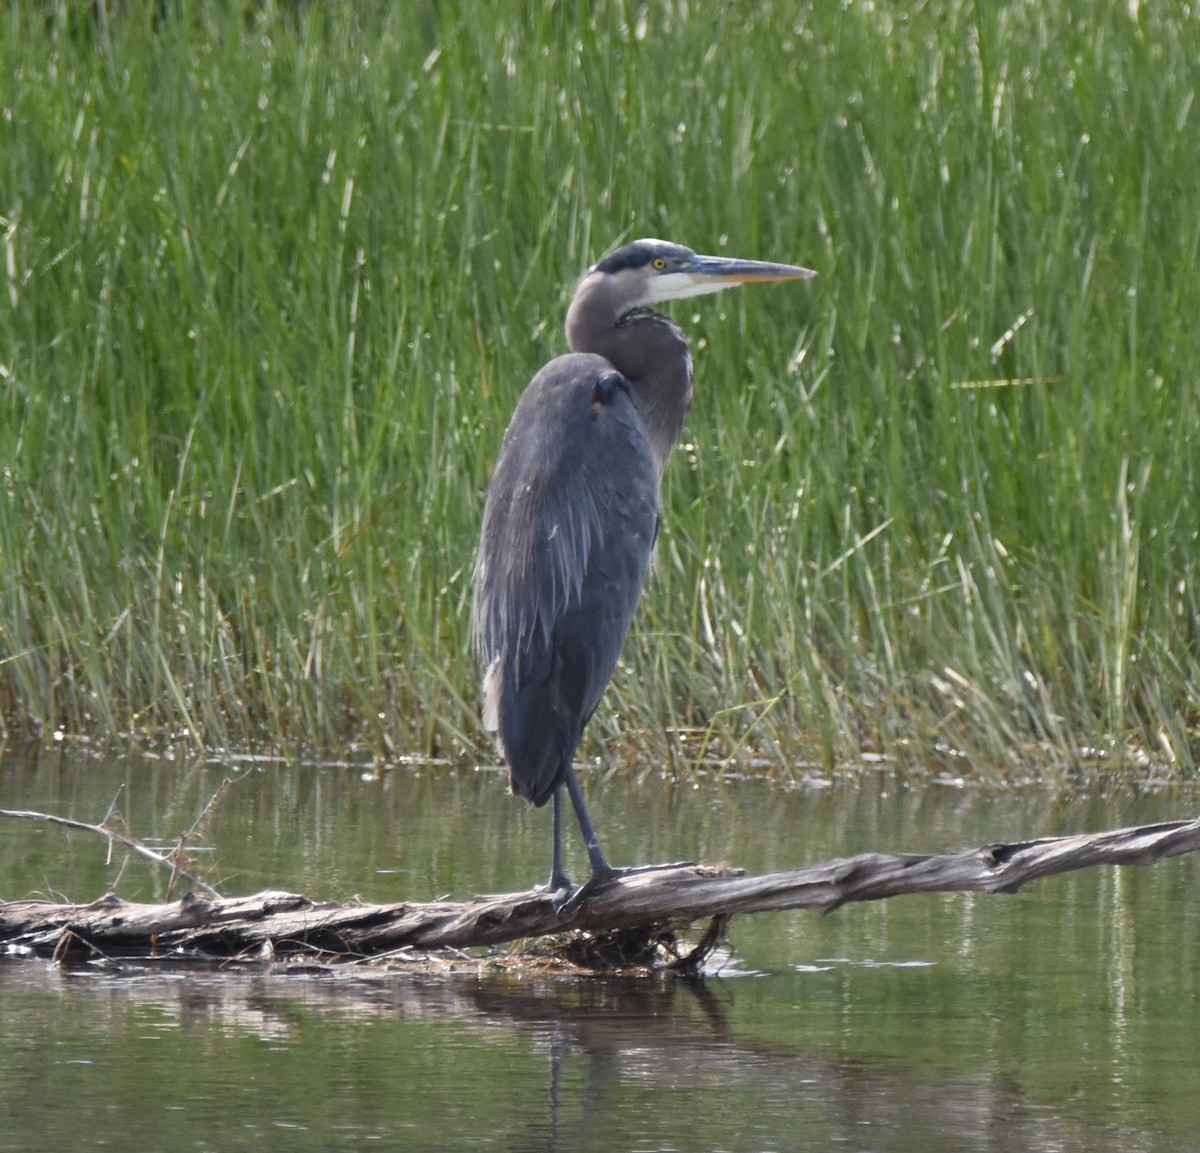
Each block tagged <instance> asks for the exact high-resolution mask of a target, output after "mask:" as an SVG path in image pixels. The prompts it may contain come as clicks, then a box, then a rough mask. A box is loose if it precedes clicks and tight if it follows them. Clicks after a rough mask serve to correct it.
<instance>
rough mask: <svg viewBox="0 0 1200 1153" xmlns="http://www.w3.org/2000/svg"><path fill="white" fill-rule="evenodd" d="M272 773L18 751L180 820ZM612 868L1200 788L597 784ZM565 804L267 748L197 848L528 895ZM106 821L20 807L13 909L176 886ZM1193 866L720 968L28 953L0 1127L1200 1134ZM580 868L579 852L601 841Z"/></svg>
mask: <svg viewBox="0 0 1200 1153" xmlns="http://www.w3.org/2000/svg"><path fill="white" fill-rule="evenodd" d="M244 768H245V766H244V765H231V764H220V763H213V762H193V761H172V760H158V761H154V760H143V759H137V758H127V759H117V760H92V759H86V758H82V757H78V756H70V755H53V756H49V755H45V754H43V755H41V756H32V757H31V756H15V755H9V756H8V757H7V758H5V759H3V760H0V807H3V808H35V809H41V810H43V811H50V812H55V813H59V814H61V815H65V816H72V817H77V818H79V819H82V820H91V821H96V820H99V819H101V818H102V817H103V816H104V814H105V813H106V812H107V811H108V809H109V807H110V805H112V804H113V802H114V798H115V801H116V807H117V809H119V810H120V813H121V815H122V816H123V818H124V821H125V823H126V826H127V828H128V830H129V831H130V832H131V833H133V834H134V835H136V836H138V837H140V838H142V839H144V840H147V841H151V842H153V841H154V840H155V839H160V840H161V841H162V842H163V843H166V842H168V841H170V840H171V839H172V838H173V837H174V836H177V835H178V833H179V832H180V830H182V829H185V828H187V827H188V826H190V825H191V823H192V822H193V821H194V820H195V819H196V817H197V816H198V815H199V814H200V812H201V811H202V810H203V808H204V806H205V803H206V802H207V801H208V799H209V798H210V797H211V796H212V794H213V793H214V791H215V790H216V789H217V787H218V785H219V784H220V782H221V780H222V778H223V777H225V776H227V775H230V774H236V773H237V772H240V771H242V769H244ZM586 787H587V788H588V790H589V791H590V793H591V799H592V803H593V806H594V809H595V814H594V815H595V816H596V818H597V820H598V822H599V823H600V827H601V829H602V831H603V832H604V833H606V834H607V841H608V845H607V847H608V848H609V850H610V856H611V857H612V859H613V860H615V861H618V862H624V861H634V860H667V859H675V858H679V857H695V858H701V859H705V860H728V861H730V862H732V863H736V864H739V865H743V866H746V867H748V868H751V869H754V870H760V869H769V868H777V867H786V866H790V865H798V864H804V863H809V862H815V861H820V860H824V859H826V858H828V857H832V856H837V855H842V854H846V853H851V852H857V851H860V850H863V849H867V848H877V849H893V850H900V851H922V850H931V849H948V848H956V847H962V846H967V845H973V844H977V843H982V842H985V841H992V840H1004V839H1018V838H1024V837H1031V836H1041V835H1051V834H1058V833H1066V832H1077V831H1086V830H1095V829H1101V828H1110V827H1115V826H1118V825H1124V824H1135V823H1143V822H1149V821H1154V820H1160V819H1174V818H1178V817H1184V816H1191V815H1193V814H1194V813H1195V812H1196V811H1197V802H1198V801H1200V796H1198V795H1197V794H1196V793H1194V792H1193V793H1186V792H1180V791H1168V792H1157V793H1154V794H1151V795H1146V796H1141V797H1134V796H1118V797H1110V798H1105V797H1103V796H1099V795H1091V796H1085V797H1082V798H1081V799H1079V800H1078V801H1072V802H1062V801H1057V802H1056V801H1054V800H1052V799H1051V798H1050V796H1049V795H1048V794H1045V793H1040V792H1036V791H1033V790H1026V791H1023V792H1016V793H1011V794H1003V795H1000V794H995V793H992V794H980V793H978V792H976V791H973V790H967V789H956V788H950V787H946V786H926V787H923V788H921V789H911V790H910V789H906V788H903V787H900V786H897V785H896V784H895V783H894V782H889V783H886V784H885V783H882V782H880V781H868V782H866V783H861V782H860V783H858V784H855V785H853V786H849V785H848V786H837V787H834V788H826V789H815V790H807V791H785V790H782V789H776V788H772V787H770V786H768V785H765V784H762V783H752V782H732V781H727V782H720V781H717V780H707V781H702V782H701V783H700V785H699V787H693V786H692V785H691V784H688V785H687V786H681V785H677V784H671V783H669V782H665V781H662V780H660V779H658V778H657V777H653V776H648V777H646V778H645V779H643V780H641V781H640V782H637V781H632V780H629V779H626V778H623V777H622V778H613V779H609V780H604V779H603V778H602V777H601V776H600V774H599V773H592V774H589V776H588V779H587V783H586ZM548 833H549V829H548V814H547V813H545V812H533V811H531V810H528V809H525V808H524V807H523V806H521V805H519V804H518V803H516V802H514V801H513V800H512V799H511V798H509V797H507V796H506V795H505V789H504V781H503V778H502V777H501V776H499V775H498V774H496V773H493V772H490V771H487V772H483V771H481V772H464V771H462V770H459V771H453V770H451V769H448V768H445V767H437V766H433V767H426V768H424V769H421V770H413V771H405V772H394V773H388V774H384V775H382V776H379V777H372V776H371V775H369V774H363V773H362V772H360V771H359V770H356V769H353V768H350V767H313V766H283V765H267V766H262V767H259V768H256V769H254V770H253V771H252V772H250V774H249V775H247V776H245V777H243V779H241V780H239V781H237V782H236V783H235V784H234V785H232V786H231V787H230V788H229V789H228V790H227V791H226V793H225V795H224V796H223V797H222V799H221V801H220V803H219V805H218V806H217V807H216V809H215V811H214V813H213V815H212V817H211V819H210V820H209V821H208V823H207V825H206V827H205V830H204V835H203V839H202V841H200V842H199V843H198V845H197V850H198V851H197V852H196V853H195V857H194V860H195V866H194V867H195V869H196V870H198V871H200V872H201V873H202V874H203V875H204V876H205V877H206V878H207V879H208V880H209V881H210V882H213V883H216V884H217V885H218V886H219V887H220V888H222V889H223V891H225V892H228V893H239V892H249V891H252V890H254V889H257V888H262V887H266V886H271V887H279V888H288V889H292V890H294V891H302V892H305V893H307V894H308V895H309V896H312V897H314V898H346V897H350V896H353V895H359V896H362V897H364V898H366V899H380V900H393V899H400V898H405V897H412V898H428V897H433V896H440V895H443V894H448V895H451V896H454V897H469V896H471V895H472V894H474V893H477V892H487V891H497V890H505V889H512V888H523V887H525V886H526V885H527V884H528V883H529V882H530V881H531V880H534V879H540V878H541V876H542V875H543V874H544V873H545V872H546V870H547V864H548V861H547V856H548V854H547V851H546V850H547V840H548ZM106 854H107V850H106V846H105V845H104V843H103V842H102V841H100V840H99V839H97V838H94V837H91V836H88V835H86V834H80V833H70V834H68V833H65V832H64V831H62V830H60V829H54V828H50V827H48V826H43V825H35V824H31V823H27V822H14V821H4V822H0V899H7V898H16V897H26V896H30V895H48V894H54V895H62V896H64V897H67V898H69V899H72V900H87V899H91V898H93V897H95V896H98V895H100V894H101V893H103V892H104V891H106V890H107V889H108V888H110V887H115V888H116V890H117V891H118V892H120V893H121V894H122V895H123V896H126V897H129V898H135V899H136V898H141V899H147V900H159V899H163V898H164V897H165V892H164V884H165V878H164V876H161V875H158V874H156V873H154V872H152V871H150V870H149V869H148V868H147V867H145V866H143V865H142V864H140V863H138V862H134V861H127V860H125V859H124V857H122V856H114V857H113V859H111V860H108V859H107V856H106ZM1198 866H1200V863H1198V862H1197V861H1196V860H1193V859H1191V858H1183V859H1180V860H1175V861H1169V862H1165V863H1163V864H1159V865H1155V866H1153V867H1149V868H1144V869H1123V870H1111V869H1109V870H1089V871H1086V872H1084V873H1080V874H1076V875H1073V876H1069V877H1064V878H1055V879H1050V880H1047V881H1043V882H1039V883H1037V884H1035V885H1033V886H1032V887H1031V888H1030V889H1029V890H1027V891H1026V892H1024V893H1022V894H1020V895H1018V896H1015V897H972V896H947V897H936V896H917V897H908V898H898V899H894V900H891V901H886V902H880V903H876V904H870V905H858V906H851V907H848V908H845V909H842V910H839V911H838V912H837V913H834V914H832V915H831V916H829V917H824V918H822V917H820V916H817V915H815V914H811V913H793V914H778V915H759V916H753V917H743V918H740V919H737V920H735V921H734V923H733V928H732V938H733V944H734V946H735V954H734V956H733V957H732V958H731V959H730V961H729V962H728V963H727V964H726V966H725V968H724V969H723V971H722V973H721V974H720V975H719V976H715V977H709V978H708V979H706V980H704V981H701V982H694V983H688V982H684V981H680V980H674V979H667V978H657V977H656V978H599V977H592V978H577V977H570V978H568V977H561V976H536V977H523V978H517V977H514V976H512V975H511V974H504V973H488V972H486V971H485V972H480V971H479V969H478V967H477V966H473V965H472V966H466V967H465V968H464V972H462V973H459V974H450V975H439V976H436V977H435V976H429V975H412V974H405V973H398V972H395V971H391V972H386V973H384V972H375V973H372V972H370V971H353V972H351V971H347V972H345V973H338V974H336V975H332V976H331V975H329V974H321V973H315V972H314V973H307V974H306V973H294V972H289V973H282V972H270V971H262V970H259V971H256V972H246V971H243V972H221V971H218V970H208V969H203V970H202V969H195V968H193V969H178V968H170V967H166V966H164V967H163V968H161V969H155V968H152V967H150V968H148V967H146V966H140V967H129V968H125V969H122V968H118V967H115V966H110V965H82V966H74V967H60V966H54V965H51V964H47V963H45V962H41V961H31V960H26V959H21V958H8V959H0V1150H9V1149H13V1150H17V1149H20V1150H39V1149H47V1150H50V1149H54V1150H62V1149H91V1148H133V1147H136V1148H140V1149H161V1150H175V1149H181V1150H182V1149H188V1150H237V1149H249V1148H254V1149H287V1150H310V1149H311V1150H338V1149H357V1148H362V1147H379V1148H391V1149H412V1150H423V1149H429V1150H460V1149H461V1150H467V1149H502V1150H530V1151H533V1150H563V1151H571V1150H580V1151H582V1150H605V1151H606V1153H613V1151H623V1150H630V1151H632V1150H647V1151H650V1150H680V1151H693V1150H697V1151H699V1150H704V1151H709V1150H713V1151H715V1150H730V1151H735V1150H736V1151H742V1150H745V1151H768V1150H807V1149H835V1150H849V1151H862V1153H869V1151H893V1150H894V1151H908V1150H920V1151H921V1153H930V1151H931V1150H941V1149H947V1150H968V1151H970V1150H1014V1151H1015V1150H1046V1151H1051V1150H1054V1151H1074V1150H1101V1151H1104V1150H1164V1151H1166V1150H1182V1151H1185V1153H1186V1151H1189V1150H1197V1151H1200V1056H1198V1055H1197V1054H1198V1052H1200V1050H1198V1047H1197V1042H1196V1038H1197V1036H1200V978H1198V977H1197V972H1198V971H1200V966H1198V962H1200V911H1198V907H1197V897H1196V894H1197V891H1198V890H1197V885H1196V882H1197V880H1198V878H1200V871H1198ZM577 868H578V869H579V870H580V871H581V872H582V865H577Z"/></svg>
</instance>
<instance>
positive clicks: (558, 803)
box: [547, 789, 571, 893]
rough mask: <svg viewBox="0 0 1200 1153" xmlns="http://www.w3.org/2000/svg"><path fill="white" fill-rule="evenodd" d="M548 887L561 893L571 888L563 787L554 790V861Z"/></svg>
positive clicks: (554, 891) (552, 891)
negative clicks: (564, 835)
mask: <svg viewBox="0 0 1200 1153" xmlns="http://www.w3.org/2000/svg"><path fill="white" fill-rule="evenodd" d="M547 888H548V890H549V892H551V893H561V892H562V891H563V890H567V891H569V890H570V888H571V878H570V877H568V876H567V870H566V869H565V868H564V867H563V851H562V789H555V790H554V861H553V864H552V865H551V866H550V884H549V885H548V886H547Z"/></svg>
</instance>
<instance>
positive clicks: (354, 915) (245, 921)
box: [0, 818, 1200, 971]
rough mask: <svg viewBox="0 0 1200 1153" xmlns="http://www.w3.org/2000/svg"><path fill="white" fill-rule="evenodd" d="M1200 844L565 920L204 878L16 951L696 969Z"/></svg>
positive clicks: (1002, 855)
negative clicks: (876, 913)
mask: <svg viewBox="0 0 1200 1153" xmlns="http://www.w3.org/2000/svg"><path fill="white" fill-rule="evenodd" d="M1198 849H1200V818H1196V819H1193V820H1188V821H1171V822H1166V823H1162V824H1156V825H1144V826H1140V827H1137V828H1128V829H1117V830H1112V831H1108V832H1102V833H1090V834H1080V835H1076V836H1067V837H1046V838H1041V839H1039V840H1032V841H1020V842H1016V843H1008V844H991V845H984V846H982V847H981V848H977V849H968V850H962V851H959V852H952V853H933V854H920V855H908V854H895V853H861V854H859V855H858V856H854V857H846V858H838V859H835V860H832V861H828V862H825V863H823V864H818V865H809V866H805V867H802V868H796V869H786V870H783V871H780V872H774V873H765V874H761V875H758V876H750V875H747V874H746V873H745V872H744V870H741V869H737V868H731V867H729V866H726V865H695V866H680V867H674V868H664V869H657V870H653V871H648V872H642V873H634V874H631V875H629V876H624V877H618V878H615V879H614V880H612V881H610V882H608V883H606V884H604V885H602V886H600V887H598V888H597V889H595V890H594V891H593V892H592V893H591V894H590V896H589V897H588V898H587V899H586V900H585V901H584V902H583V904H582V905H581V906H580V907H579V908H578V909H577V910H575V911H574V912H573V913H572V914H571V915H570V916H568V917H566V918H565V919H562V918H559V917H558V916H557V915H556V913H555V910H554V905H553V901H552V899H551V897H550V896H549V895H548V894H546V893H545V892H542V891H538V890H533V891H529V892H522V893H508V894H501V895H496V896H483V897H476V898H475V899H474V900H471V901H461V902H453V901H433V902H428V903H418V902H399V903H394V904H366V903H350V904H345V903H337V902H318V901H313V900H310V899H309V898H307V897H304V896H300V895H297V894H294V893H287V892H275V891H268V892H261V893H254V894H251V895H249V896H243V897H220V896H212V895H206V894H200V893H197V892H195V891H192V892H189V893H187V894H186V895H185V896H184V897H183V898H182V899H181V900H178V901H174V902H170V903H168V904H136V903H132V902H129V901H125V900H122V899H121V898H119V897H117V896H113V895H108V896H105V897H101V898H100V899H99V900H97V901H93V902H91V903H90V904H86V905H71V904H58V903H54V902H49V901H39V900H23V901H7V902H5V901H0V949H2V950H3V951H4V952H5V953H7V954H8V955H10V956H11V955H14V954H15V955H22V954H23V955H37V956H43V957H56V958H64V957H95V956H104V957H123V958H129V957H139V958H147V959H149V958H174V959H179V960H182V959H200V960H215V961H227V960H229V959H231V958H237V959H241V960H247V961H262V962H266V961H271V960H276V959H285V958H287V959H292V958H298V957H312V958H317V959H320V960H322V961H339V960H345V961H349V960H361V959H364V958H386V957H397V956H402V955H404V954H406V953H429V952H436V951H439V950H464V949H471V948H476V947H480V946H497V945H501V944H505V943H508V942H512V941H520V940H527V939H530V938H553V939H555V940H557V941H559V942H560V944H561V945H562V946H563V948H562V953H563V955H565V956H567V957H570V958H572V959H573V960H575V961H576V962H577V963H580V964H585V965H592V966H597V967H628V966H631V965H632V966H638V967H674V968H678V969H682V970H693V971H695V970H696V969H698V968H699V967H700V966H702V965H703V963H704V960H705V959H706V958H707V956H708V955H709V954H710V953H711V951H712V949H714V948H715V947H716V946H717V945H718V944H719V943H720V940H721V939H722V937H723V935H724V932H725V928H726V926H727V924H728V920H729V918H730V917H733V916H735V915H736V914H739V913H758V912H766V911H772V910H782V909H819V910H821V911H823V912H830V911H832V910H834V909H837V908H839V907H840V906H842V905H845V904H847V903H849V902H851V901H873V900H881V899H883V898H885V897H895V896H899V895H901V894H904V893H953V892H973V893H1015V892H1017V890H1018V889H1020V888H1021V887H1022V886H1023V885H1026V884H1028V883H1029V882H1030V881H1033V880H1038V879H1041V878H1044V877H1049V876H1053V875H1055V874H1058V873H1067V872H1071V871H1074V870H1077V869H1084V868H1089V867H1091V866H1094V865H1147V864H1153V863H1154V862H1157V861H1161V860H1164V859H1166V858H1168V857H1173V856H1178V855H1180V854H1183V853H1191V852H1195V851H1197V850H1198ZM703 920H708V921H710V925H709V927H708V930H707V932H706V933H705V934H704V936H703V938H702V940H701V942H700V943H699V944H698V945H697V946H695V948H693V949H692V950H691V951H690V952H686V953H685V952H681V951H680V945H679V941H678V937H677V934H679V933H681V932H683V931H685V930H686V928H687V927H688V926H690V925H692V924H694V923H696V922H698V921H703Z"/></svg>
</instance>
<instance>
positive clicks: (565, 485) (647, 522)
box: [474, 354, 658, 803]
mask: <svg viewBox="0 0 1200 1153" xmlns="http://www.w3.org/2000/svg"><path fill="white" fill-rule="evenodd" d="M657 516H658V476H657V472H656V469H655V465H654V461H653V458H652V455H651V451H650V447H649V444H648V442H647V439H646V435H645V432H644V430H643V428H642V424H641V421H640V420H639V419H638V416H637V412H636V410H635V409H634V407H633V403H632V401H631V400H630V398H629V394H628V387H627V385H626V383H625V382H624V380H623V379H622V378H621V377H620V376H619V375H618V374H616V373H615V372H614V370H613V369H612V367H611V365H609V364H608V362H607V361H605V360H603V359H602V358H600V357H596V356H588V355H581V354H576V355H571V356H565V357H560V358H558V359H557V360H555V361H552V362H551V363H550V364H549V365H547V366H546V368H544V369H543V370H542V371H541V372H540V373H539V374H538V375H537V376H536V377H535V378H534V380H533V382H532V383H531V384H530V386H529V388H528V389H527V390H526V392H525V395H524V396H523V397H522V398H521V402H520V404H519V405H518V406H517V410H516V412H515V414H514V416H513V419H512V423H511V424H510V426H509V429H508V432H507V434H506V435H505V440H504V446H503V448H502V450H501V454H500V459H499V461H498V462H497V465H496V471H495V473H494V475H493V478H492V484H491V487H490V489H489V492H488V500H487V507H486V509H485V512H484V523H483V534H482V537H481V540H480V546H479V555H478V558H477V560H476V570H475V621H474V627H475V638H476V645H477V647H478V650H479V656H480V659H481V662H482V664H483V667H484V674H485V683H484V697H485V709H484V722H485V724H486V725H487V727H488V728H490V729H494V730H495V731H497V732H498V733H499V736H500V743H501V747H502V750H503V751H504V754H505V757H506V759H507V760H508V762H509V766H510V768H511V770H512V774H513V786H514V789H515V790H516V791H517V792H519V793H521V794H523V795H526V796H529V797H530V798H531V799H533V800H534V801H535V802H538V803H540V802H541V801H544V800H545V799H547V798H548V797H549V796H550V795H551V793H552V792H553V790H554V788H556V787H557V785H558V784H559V782H560V781H561V778H562V773H563V772H564V771H565V768H566V765H567V764H568V763H569V761H570V758H571V756H572V755H573V753H574V750H575V745H576V743H577V742H578V740H579V735H580V733H581V732H582V730H583V726H584V725H585V724H586V723H587V720H588V718H589V717H590V716H591V714H592V712H593V710H594V709H595V708H596V705H597V704H598V703H599V700H600V697H601V696H602V694H603V692H604V688H605V686H606V685H607V683H608V680H609V678H610V677H611V675H612V671H613V668H614V667H615V666H616V663H617V658H618V656H619V655H620V651H621V645H622V643H623V642H624V639H625V634H626V632H627V631H628V628H629V622H630V620H631V619H632V617H633V613H634V610H635V609H636V607H637V601H638V597H639V596H640V594H641V589H642V584H643V582H644V580H645V575H646V568H647V565H648V563H649V558H650V550H651V547H652V544H653V539H654V533H655V526H656V523H657Z"/></svg>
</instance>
